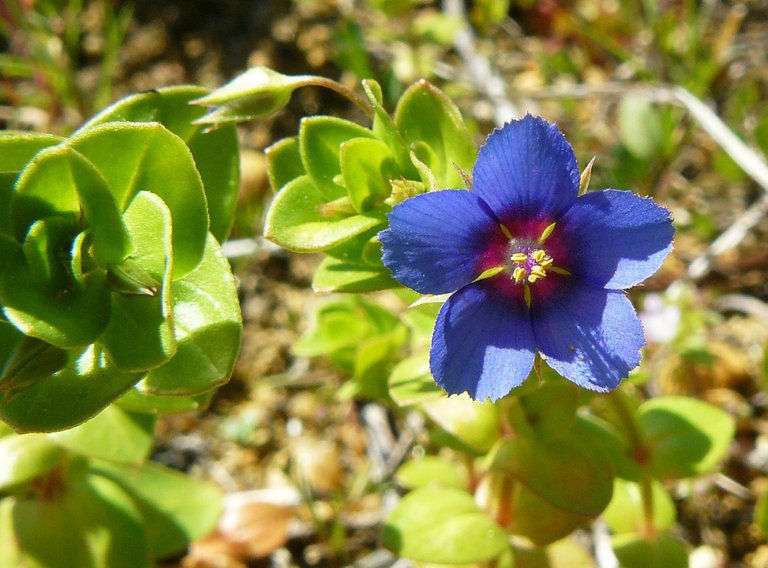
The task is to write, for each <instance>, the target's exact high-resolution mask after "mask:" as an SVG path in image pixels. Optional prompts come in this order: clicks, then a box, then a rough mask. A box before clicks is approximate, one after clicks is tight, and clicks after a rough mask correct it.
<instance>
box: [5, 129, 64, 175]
mask: <svg viewBox="0 0 768 568" xmlns="http://www.w3.org/2000/svg"><path fill="white" fill-rule="evenodd" d="M63 140H64V139H63V138H61V137H60V136H55V135H53V134H44V133H42V132H21V131H14V130H0V172H4V173H5V172H11V173H17V172H20V171H21V170H23V169H24V167H25V166H26V165H27V163H28V162H29V161H30V160H32V158H34V157H35V154H37V153H38V152H39V151H40V150H43V149H44V148H48V147H49V146H55V145H56V144H59V143H60V142H62V141H63Z"/></svg>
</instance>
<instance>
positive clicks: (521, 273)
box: [512, 266, 526, 284]
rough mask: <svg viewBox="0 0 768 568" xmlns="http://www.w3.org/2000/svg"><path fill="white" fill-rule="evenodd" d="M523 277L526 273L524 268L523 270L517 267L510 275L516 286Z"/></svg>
mask: <svg viewBox="0 0 768 568" xmlns="http://www.w3.org/2000/svg"><path fill="white" fill-rule="evenodd" d="M525 276H526V271H525V268H523V267H522V266H518V267H517V268H515V271H514V272H513V273H512V278H514V279H515V282H517V283H518V284H520V282H522V281H523V280H525Z"/></svg>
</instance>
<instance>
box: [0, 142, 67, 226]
mask: <svg viewBox="0 0 768 568" xmlns="http://www.w3.org/2000/svg"><path fill="white" fill-rule="evenodd" d="M61 141H62V138H60V137H58V136H54V135H52V134H42V133H37V132H14V131H10V130H5V131H0V233H10V232H11V215H10V211H11V199H12V197H13V193H14V191H15V186H16V180H17V178H18V177H19V172H21V171H22V170H23V169H24V168H25V166H26V165H27V163H28V162H30V161H31V160H32V158H33V157H34V156H35V154H37V153H38V152H39V151H40V150H42V149H44V148H47V147H48V146H54V145H56V144H58V143H59V142H61Z"/></svg>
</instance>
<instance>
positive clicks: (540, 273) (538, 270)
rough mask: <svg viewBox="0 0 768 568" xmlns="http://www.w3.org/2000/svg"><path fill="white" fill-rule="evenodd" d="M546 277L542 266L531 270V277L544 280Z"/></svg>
mask: <svg viewBox="0 0 768 568" xmlns="http://www.w3.org/2000/svg"><path fill="white" fill-rule="evenodd" d="M546 275H547V273H546V271H545V270H544V269H543V268H542V267H541V266H534V267H533V268H531V276H536V277H538V278H544V277H545V276H546ZM529 279H530V277H529Z"/></svg>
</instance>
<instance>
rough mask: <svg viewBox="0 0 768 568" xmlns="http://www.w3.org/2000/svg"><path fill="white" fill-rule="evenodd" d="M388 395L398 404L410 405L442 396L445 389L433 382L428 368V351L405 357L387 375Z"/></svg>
mask: <svg viewBox="0 0 768 568" xmlns="http://www.w3.org/2000/svg"><path fill="white" fill-rule="evenodd" d="M388 384H389V395H390V396H391V397H392V400H394V401H395V402H396V403H397V404H398V405H399V406H410V405H413V404H418V403H420V402H424V401H427V400H434V399H438V398H443V397H444V396H445V391H443V389H441V388H440V387H438V386H437V385H436V384H435V380H434V379H433V378H432V373H431V372H430V370H429V353H428V351H423V352H420V353H417V354H416V355H411V356H410V357H406V358H405V359H403V360H402V361H401V362H400V363H398V364H397V365H396V366H395V368H394V369H393V370H392V373H391V374H390V376H389V383H388Z"/></svg>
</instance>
